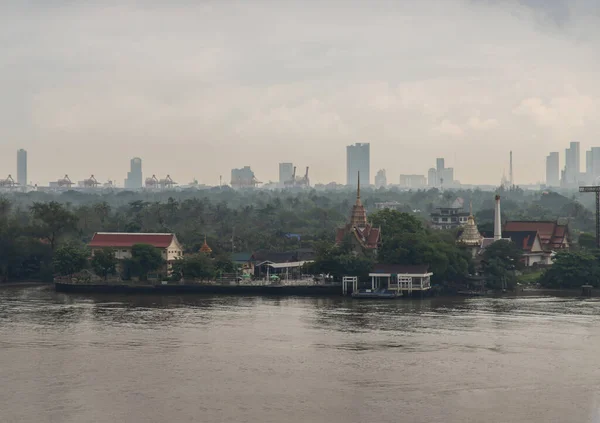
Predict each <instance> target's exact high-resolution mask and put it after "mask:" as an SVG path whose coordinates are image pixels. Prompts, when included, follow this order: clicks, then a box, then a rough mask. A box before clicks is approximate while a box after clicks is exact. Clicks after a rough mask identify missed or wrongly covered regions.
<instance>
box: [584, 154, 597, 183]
mask: <svg viewBox="0 0 600 423" xmlns="http://www.w3.org/2000/svg"><path fill="white" fill-rule="evenodd" d="M585 159H586V166H585V167H586V183H588V184H594V185H595V184H596V182H598V181H597V180H598V178H600V147H592V148H591V149H590V151H586V154H585Z"/></svg>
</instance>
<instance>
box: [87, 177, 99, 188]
mask: <svg viewBox="0 0 600 423" xmlns="http://www.w3.org/2000/svg"><path fill="white" fill-rule="evenodd" d="M98 185H100V182H98V181H97V180H96V178H95V177H94V175H92V176H90V177H89V178H88V179H85V180H84V181H83V186H84V187H86V188H97V187H98Z"/></svg>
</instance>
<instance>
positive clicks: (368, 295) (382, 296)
mask: <svg viewBox="0 0 600 423" xmlns="http://www.w3.org/2000/svg"><path fill="white" fill-rule="evenodd" d="M398 297H399V295H398V294H397V293H396V292H394V291H390V290H388V289H385V288H380V289H376V290H373V289H360V290H358V292H353V293H352V298H357V299H378V300H386V299H393V298H398Z"/></svg>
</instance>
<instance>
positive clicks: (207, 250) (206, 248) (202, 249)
mask: <svg viewBox="0 0 600 423" xmlns="http://www.w3.org/2000/svg"><path fill="white" fill-rule="evenodd" d="M200 252H201V253H205V254H210V253H212V248H210V247H209V246H208V244H207V243H206V236H205V237H204V244H202V247H200Z"/></svg>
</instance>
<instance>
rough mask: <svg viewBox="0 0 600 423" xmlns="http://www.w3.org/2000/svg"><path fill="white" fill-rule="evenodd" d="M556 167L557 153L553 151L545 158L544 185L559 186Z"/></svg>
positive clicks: (557, 168) (557, 166)
mask: <svg viewBox="0 0 600 423" xmlns="http://www.w3.org/2000/svg"><path fill="white" fill-rule="evenodd" d="M559 174H560V172H559V165H558V151H553V152H552V153H550V154H548V156H547V157H546V185H548V186H549V187H557V186H559V185H560V176H559Z"/></svg>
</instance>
